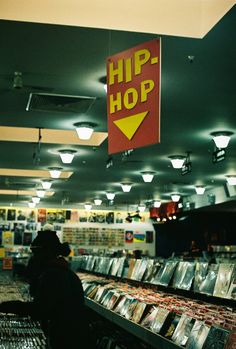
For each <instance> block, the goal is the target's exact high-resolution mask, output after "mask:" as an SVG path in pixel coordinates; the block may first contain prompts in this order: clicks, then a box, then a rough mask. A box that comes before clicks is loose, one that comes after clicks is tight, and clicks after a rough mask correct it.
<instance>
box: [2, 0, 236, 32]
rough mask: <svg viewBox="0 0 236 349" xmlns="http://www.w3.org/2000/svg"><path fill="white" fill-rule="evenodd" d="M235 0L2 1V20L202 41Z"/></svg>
mask: <svg viewBox="0 0 236 349" xmlns="http://www.w3.org/2000/svg"><path fill="white" fill-rule="evenodd" d="M235 3H236V1H235V0H146V1H137V0H119V2H117V1H114V0H113V1H112V0H99V1H94V0H50V1H48V0H40V1H38V0H31V1H28V0H17V1H16V0H0V18H1V19H7V20H15V21H27V22H38V23H50V24H63V25H73V26H81V27H92V28H104V29H118V30H126V31H134V32H145V33H153V34H164V35H175V36H185V37H194V38H202V37H204V36H205V35H206V33H207V32H208V31H209V30H210V29H211V28H212V27H213V26H214V25H215V24H216V23H217V22H218V21H219V20H220V19H221V18H222V17H223V16H224V15H225V14H226V13H227V12H228V11H229V10H230V8H231V7H233V5H234V4H235Z"/></svg>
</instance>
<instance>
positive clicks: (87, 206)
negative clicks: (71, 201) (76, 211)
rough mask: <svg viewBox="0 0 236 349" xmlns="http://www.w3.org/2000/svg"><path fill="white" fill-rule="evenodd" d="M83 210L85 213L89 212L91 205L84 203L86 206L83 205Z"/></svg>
mask: <svg viewBox="0 0 236 349" xmlns="http://www.w3.org/2000/svg"><path fill="white" fill-rule="evenodd" d="M84 208H85V210H86V211H90V210H91V208H92V205H91V204H90V203H86V204H84Z"/></svg>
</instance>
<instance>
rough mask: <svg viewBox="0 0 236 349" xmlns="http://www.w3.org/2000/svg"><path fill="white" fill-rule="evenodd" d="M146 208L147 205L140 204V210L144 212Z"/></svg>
mask: <svg viewBox="0 0 236 349" xmlns="http://www.w3.org/2000/svg"><path fill="white" fill-rule="evenodd" d="M145 209H146V206H145V205H143V204H140V205H138V210H139V212H144V211H145Z"/></svg>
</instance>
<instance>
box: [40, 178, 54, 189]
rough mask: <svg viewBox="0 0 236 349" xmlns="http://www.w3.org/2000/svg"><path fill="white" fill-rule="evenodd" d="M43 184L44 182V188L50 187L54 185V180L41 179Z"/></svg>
mask: <svg viewBox="0 0 236 349" xmlns="http://www.w3.org/2000/svg"><path fill="white" fill-rule="evenodd" d="M41 184H42V187H43V189H46V190H47V189H50V188H51V186H52V181H50V180H42V181H41Z"/></svg>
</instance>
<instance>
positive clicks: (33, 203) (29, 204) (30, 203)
mask: <svg viewBox="0 0 236 349" xmlns="http://www.w3.org/2000/svg"><path fill="white" fill-rule="evenodd" d="M28 206H29V207H30V208H35V206H36V203H35V202H28Z"/></svg>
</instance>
